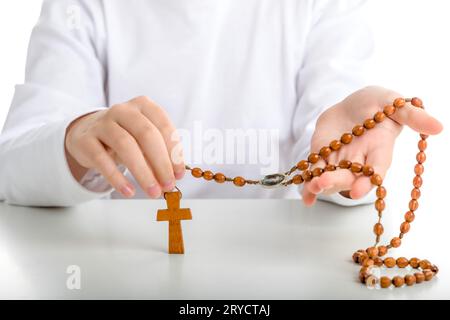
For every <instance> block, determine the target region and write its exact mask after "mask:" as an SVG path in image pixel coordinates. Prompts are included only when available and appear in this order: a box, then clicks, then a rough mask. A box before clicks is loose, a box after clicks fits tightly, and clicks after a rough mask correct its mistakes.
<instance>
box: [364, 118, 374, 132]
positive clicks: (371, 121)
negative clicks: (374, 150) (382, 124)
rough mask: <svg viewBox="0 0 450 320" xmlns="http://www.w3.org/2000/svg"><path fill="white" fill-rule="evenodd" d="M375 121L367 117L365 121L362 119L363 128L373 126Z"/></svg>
mask: <svg viewBox="0 0 450 320" xmlns="http://www.w3.org/2000/svg"><path fill="white" fill-rule="evenodd" d="M375 125H376V122H375V120H373V119H367V120H366V121H364V128H366V129H368V130H370V129H373V128H375Z"/></svg>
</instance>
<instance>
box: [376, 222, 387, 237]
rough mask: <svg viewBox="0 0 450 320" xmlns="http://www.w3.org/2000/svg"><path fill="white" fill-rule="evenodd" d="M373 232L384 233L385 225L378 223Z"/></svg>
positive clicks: (378, 234) (379, 234)
mask: <svg viewBox="0 0 450 320" xmlns="http://www.w3.org/2000/svg"><path fill="white" fill-rule="evenodd" d="M373 232H374V233H375V235H377V236H381V235H382V234H383V233H384V227H383V225H382V224H381V223H376V224H375V225H374V226H373Z"/></svg>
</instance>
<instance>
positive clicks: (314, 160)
mask: <svg viewBox="0 0 450 320" xmlns="http://www.w3.org/2000/svg"><path fill="white" fill-rule="evenodd" d="M319 160H320V156H319V155H318V154H317V153H311V154H310V155H309V157H308V161H309V163H311V164H315V163H317V162H319Z"/></svg>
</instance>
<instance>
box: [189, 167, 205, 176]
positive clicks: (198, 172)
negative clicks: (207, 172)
mask: <svg viewBox="0 0 450 320" xmlns="http://www.w3.org/2000/svg"><path fill="white" fill-rule="evenodd" d="M191 174H192V176H194V177H195V178H201V177H202V176H203V171H202V169H200V168H193V169H192V171H191Z"/></svg>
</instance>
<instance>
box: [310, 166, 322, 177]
mask: <svg viewBox="0 0 450 320" xmlns="http://www.w3.org/2000/svg"><path fill="white" fill-rule="evenodd" d="M322 173H323V169H322V168H314V170H313V171H312V174H313V177H320V176H321V175H322Z"/></svg>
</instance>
